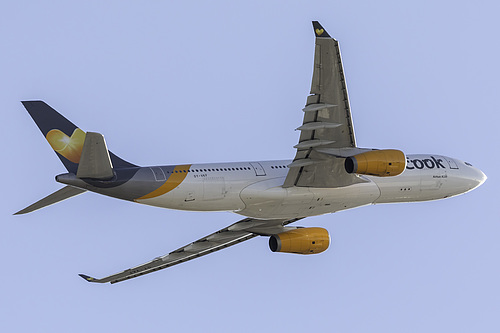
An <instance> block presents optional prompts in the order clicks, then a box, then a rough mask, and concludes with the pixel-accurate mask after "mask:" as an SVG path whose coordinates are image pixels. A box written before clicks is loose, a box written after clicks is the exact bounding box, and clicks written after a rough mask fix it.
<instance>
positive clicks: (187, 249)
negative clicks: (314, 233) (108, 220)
mask: <svg viewBox="0 0 500 333" xmlns="http://www.w3.org/2000/svg"><path fill="white" fill-rule="evenodd" d="M298 220H300V219H299V218H295V219H290V220H257V219H252V218H246V219H244V220H241V221H239V222H236V223H234V224H232V225H230V226H229V227H227V228H224V229H221V230H219V231H217V232H214V233H213V234H210V235H208V236H206V237H203V238H201V239H198V240H197V241H195V242H193V243H191V244H188V245H186V246H183V247H181V248H179V249H177V250H175V251H173V252H170V253H169V254H167V255H164V256H161V257H157V258H155V259H153V260H151V261H149V262H147V263H145V264H142V265H139V266H136V267H133V268H130V269H127V270H125V271H123V272H120V273H117V274H113V275H110V276H107V277H104V278H102V279H96V278H93V277H90V276H88V275H85V274H79V275H80V276H81V277H82V278H84V279H85V280H87V281H89V282H98V283H106V282H110V283H116V282H121V281H125V280H128V279H132V278H135V277H138V276H141V275H144V274H148V273H152V272H156V271H159V270H160V269H164V268H168V267H171V266H174V265H177V264H180V263H183V262H186V261H189V260H192V259H196V258H199V257H201V256H204V255H206V254H209V253H212V252H215V251H219V250H222V249H225V248H226V247H229V246H232V245H235V244H238V243H241V242H243V241H246V240H248V239H251V238H253V237H255V236H259V235H262V236H270V235H275V234H278V233H280V232H284V231H287V230H290V229H296V227H285V225H287V224H289V223H293V222H295V221H298Z"/></svg>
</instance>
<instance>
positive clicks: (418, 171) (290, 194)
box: [56, 155, 485, 219]
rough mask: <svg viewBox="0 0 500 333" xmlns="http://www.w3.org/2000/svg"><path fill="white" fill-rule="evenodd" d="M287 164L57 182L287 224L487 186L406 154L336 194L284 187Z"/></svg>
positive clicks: (466, 170) (450, 166) (474, 173)
mask: <svg viewBox="0 0 500 333" xmlns="http://www.w3.org/2000/svg"><path fill="white" fill-rule="evenodd" d="M291 162H292V161H290V160H276V161H260V162H238V163H212V164H187V165H177V166H175V165H174V166H152V167H137V168H130V169H124V170H121V171H122V172H123V175H122V174H120V172H118V173H117V175H116V176H115V178H114V179H111V180H107V181H95V180H90V179H80V178H77V177H76V176H75V175H74V174H71V173H68V174H63V175H59V176H57V177H56V179H57V181H59V182H61V183H64V184H67V185H72V186H76V187H79V188H85V189H87V190H90V191H93V192H97V193H101V194H104V195H108V196H112V197H116V198H120V199H126V200H131V201H136V202H138V203H142V204H146V205H150V206H157V207H163V208H170V209H180V210H190V211H232V212H235V213H238V214H241V215H244V216H248V217H253V218H257V219H291V218H300V217H308V216H315V215H322V214H327V213H334V212H337V211H341V210H345V209H350V208H354V207H359V206H364V205H369V204H379V203H391V202H413V201H427V200H437V199H443V198H447V197H451V196H454V195H458V194H461V193H465V192H467V191H470V190H472V189H474V188H475V187H477V186H479V185H480V184H481V183H482V182H484V180H485V176H484V174H483V173H482V172H481V171H480V170H479V169H476V168H474V167H473V166H472V165H470V164H469V163H465V162H462V161H460V160H457V159H453V158H449V157H445V156H441V155H407V165H406V169H405V171H404V172H403V173H402V174H400V175H398V176H395V177H375V176H367V175H358V177H359V179H360V182H358V183H355V184H352V185H348V186H345V187H337V188H318V187H288V188H285V187H283V183H284V181H285V178H286V176H287V173H288V168H287V165H289V164H290V163H291Z"/></svg>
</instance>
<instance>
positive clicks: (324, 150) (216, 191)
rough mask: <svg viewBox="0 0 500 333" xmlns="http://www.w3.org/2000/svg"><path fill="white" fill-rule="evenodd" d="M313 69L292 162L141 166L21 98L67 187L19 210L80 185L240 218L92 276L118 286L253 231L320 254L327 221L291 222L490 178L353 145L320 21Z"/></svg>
mask: <svg viewBox="0 0 500 333" xmlns="http://www.w3.org/2000/svg"><path fill="white" fill-rule="evenodd" d="M312 23H313V30H314V33H315V37H316V38H315V53H314V69H313V75H312V83H311V91H310V95H309V96H308V97H307V102H306V105H305V107H304V108H303V109H302V111H303V114H304V119H303V124H302V125H301V126H299V127H298V128H297V130H298V131H300V137H299V142H298V143H297V144H296V145H295V146H294V148H295V149H296V154H295V157H294V158H293V160H273V161H253V162H232V163H207V164H182V165H164V166H148V167H140V166H137V165H135V164H133V163H130V162H128V161H125V160H123V159H121V158H120V157H118V156H117V155H115V154H113V153H112V152H110V151H109V150H108V148H107V145H106V141H105V139H104V136H103V135H102V134H100V133H96V132H84V131H83V130H81V129H80V128H78V127H77V126H75V125H74V124H73V123H71V122H70V121H69V120H67V119H66V118H64V117H63V116H62V115H60V114H59V113H58V112H57V111H55V110H54V109H53V108H51V107H50V106H49V105H47V104H46V103H45V102H43V101H24V102H22V104H23V105H24V107H25V108H26V110H27V111H28V113H29V114H30V115H31V117H32V118H33V120H34V121H35V123H36V124H37V126H38V127H39V129H40V130H41V132H42V133H43V135H44V136H45V138H46V139H47V141H48V142H49V144H50V146H51V147H52V148H53V150H54V151H55V152H56V154H57V156H58V157H59V159H60V160H61V162H62V163H63V165H64V166H65V167H66V169H67V171H68V172H67V173H63V174H60V175H58V176H56V181H57V182H59V183H62V184H65V185H66V186H65V187H63V188H62V189H60V190H58V191H56V192H54V193H52V194H50V195H49V196H47V197H45V198H43V199H41V200H39V201H37V202H36V203H34V204H32V205H30V206H29V207H27V208H25V209H23V210H21V211H19V212H17V213H15V214H25V213H28V212H32V211H35V210H37V209H40V208H42V207H45V206H48V205H51V204H54V203H56V202H59V201H62V200H65V199H68V198H70V197H73V196H76V195H79V194H81V193H84V192H86V191H91V192H95V193H99V194H102V195H106V196H110V197H114V198H118V199H123V200H128V201H132V202H137V203H141V204H145V205H151V206H157V207H164V208H170V209H179V210H187V211H230V212H234V213H237V214H239V215H242V216H244V218H243V219H242V220H240V221H238V222H236V223H234V224H232V225H230V226H228V227H226V228H224V229H221V230H218V231H216V232H214V233H212V234H210V235H208V236H206V237H203V238H201V239H198V240H197V241H194V242H192V243H190V244H187V245H186V246H183V247H181V248H179V249H176V250H174V251H172V252H170V253H168V254H166V255H163V256H160V257H157V258H155V259H153V260H151V261H149V262H146V263H144V264H142V265H139V266H136V267H133V268H130V269H127V270H125V271H122V272H119V273H116V274H113V275H110V276H107V277H104V278H100V279H98V278H93V277H90V276H88V275H85V274H79V275H80V276H81V277H82V278H84V279H85V280H87V281H89V282H96V283H107V282H110V283H117V282H120V281H124V280H128V279H131V278H135V277H138V276H141V275H144V274H148V273H151V272H155V271H158V270H161V269H164V268H168V267H171V266H174V265H177V264H180V263H183V262H186V261H189V260H192V259H195V258H198V257H201V256H204V255H206V254H209V253H212V252H215V251H218V250H221V249H224V248H227V247H229V246H232V245H235V244H238V243H240V242H243V241H246V240H249V239H251V238H254V237H256V236H266V237H269V247H270V249H271V251H273V252H285V253H295V254H304V255H306V254H315V253H321V252H323V251H325V250H326V249H327V248H328V247H329V244H330V235H329V233H328V231H327V230H326V229H324V228H318V227H298V226H290V224H292V223H294V222H297V221H299V220H301V219H304V218H306V217H310V216H317V215H323V214H328V213H334V212H338V211H342V210H347V209H351V208H356V207H360V206H365V205H371V204H382V203H394V202H415V201H427V200H438V199H443V198H448V197H452V196H456V195H459V194H462V193H466V192H468V191H471V190H473V189H474V188H476V187H478V186H480V185H481V184H482V183H484V181H485V180H486V178H487V177H486V175H485V174H484V173H483V172H482V171H481V170H479V169H478V168H475V167H473V166H472V165H471V164H470V163H467V162H463V161H461V160H458V159H455V158H451V157H447V156H444V155H437V154H417V155H412V154H404V153H403V152H402V151H400V150H396V149H372V148H360V147H358V146H357V145H356V140H355V135H354V127H353V121H352V116H351V110H350V106H349V98H348V94H347V86H346V81H345V76H344V70H343V66H342V60H341V55H340V48H339V43H338V41H337V40H335V39H334V38H332V37H331V36H330V35H329V34H328V32H327V31H326V30H325V29H324V28H323V27H322V26H321V25H320V24H319V22H317V21H313V22H312Z"/></svg>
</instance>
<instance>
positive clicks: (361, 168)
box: [344, 149, 406, 177]
mask: <svg viewBox="0 0 500 333" xmlns="http://www.w3.org/2000/svg"><path fill="white" fill-rule="evenodd" d="M344 166H345V170H346V171H347V172H348V173H359V174H362V175H372V176H379V177H390V176H397V175H399V174H401V173H402V172H403V171H404V170H405V168H406V156H405V154H404V153H403V152H402V151H400V150H396V149H384V150H373V151H368V152H366V153H361V154H358V155H354V156H351V157H348V158H346V160H345V164H344Z"/></svg>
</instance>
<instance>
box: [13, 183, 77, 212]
mask: <svg viewBox="0 0 500 333" xmlns="http://www.w3.org/2000/svg"><path fill="white" fill-rule="evenodd" d="M86 191H87V190H82V189H80V188H76V187H73V186H69V185H68V186H66V187H63V188H62V189H60V190H58V191H56V192H54V193H52V194H50V195H48V196H46V197H45V198H43V199H41V200H38V201H37V202H35V203H34V204H32V205H31V206H28V207H26V208H24V209H23V210H20V211H18V212H17V213H15V214H14V215H21V214H26V213H31V212H33V211H35V210H38V209H40V208H43V207H46V206H50V205H52V204H55V203H56V202H59V201H63V200H66V199H69V198H71V197H74V196H75V195H78V194H82V193H83V192H86Z"/></svg>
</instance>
